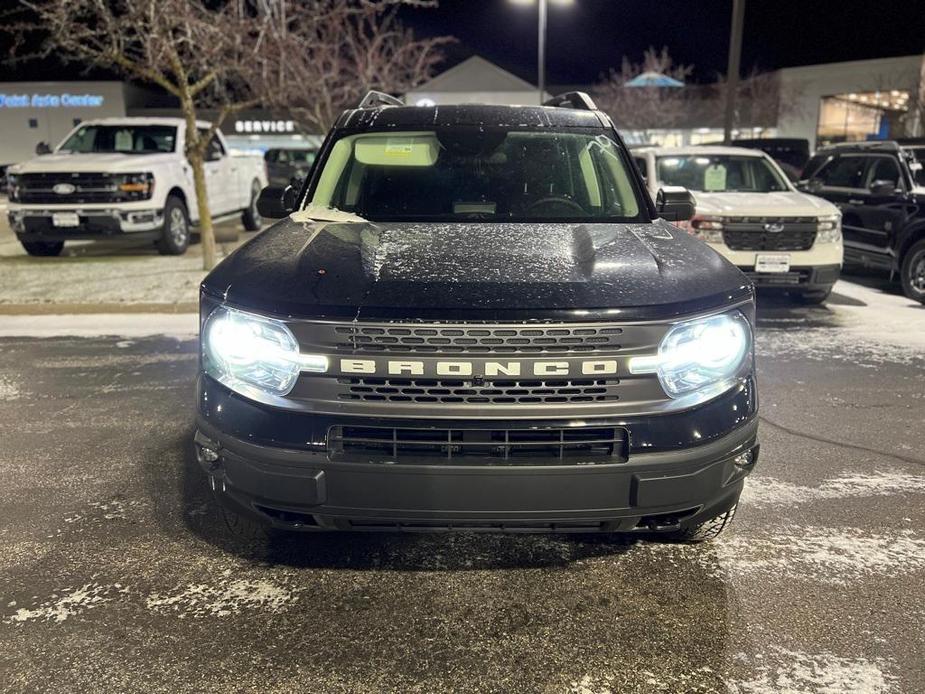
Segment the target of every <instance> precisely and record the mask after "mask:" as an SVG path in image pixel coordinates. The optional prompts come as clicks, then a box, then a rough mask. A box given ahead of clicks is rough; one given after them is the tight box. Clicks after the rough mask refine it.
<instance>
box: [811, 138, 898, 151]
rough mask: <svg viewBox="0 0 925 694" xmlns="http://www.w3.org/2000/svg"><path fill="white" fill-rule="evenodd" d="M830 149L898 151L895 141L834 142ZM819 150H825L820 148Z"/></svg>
mask: <svg viewBox="0 0 925 694" xmlns="http://www.w3.org/2000/svg"><path fill="white" fill-rule="evenodd" d="M829 148H831V149H885V150H889V151H894V150H897V149H899V145H898V144H897V143H896V141H895V140H859V141H857V142H835V143H834V144H831V145H829ZM820 149H826V148H825V147H820Z"/></svg>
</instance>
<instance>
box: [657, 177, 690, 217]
mask: <svg viewBox="0 0 925 694" xmlns="http://www.w3.org/2000/svg"><path fill="white" fill-rule="evenodd" d="M655 210H656V211H657V212H658V215H659V217H661V218H662V219H667V220H668V221H669V222H683V221H686V220H688V219H690V218H691V217H693V216H694V210H695V203H694V196H693V195H691V192H690V191H689V190H688V189H687V188H683V187H681V186H663V187H662V188H660V189H659V191H658V194H656V196H655Z"/></svg>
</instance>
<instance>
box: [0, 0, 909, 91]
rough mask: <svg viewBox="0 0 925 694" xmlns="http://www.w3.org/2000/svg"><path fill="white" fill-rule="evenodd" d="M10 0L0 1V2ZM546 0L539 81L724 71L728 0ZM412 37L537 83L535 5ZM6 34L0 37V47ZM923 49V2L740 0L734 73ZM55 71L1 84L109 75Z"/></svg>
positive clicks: (456, 18) (24, 74) (423, 26)
mask: <svg viewBox="0 0 925 694" xmlns="http://www.w3.org/2000/svg"><path fill="white" fill-rule="evenodd" d="M8 1H9V0H0V6H2V5H3V4H4V2H8ZM555 2H556V0H550V10H549V40H548V57H547V67H546V69H547V82H548V83H549V84H552V85H563V84H567V85H574V84H579V85H583V84H589V83H592V82H595V81H597V79H598V78H599V77H600V76H601V74H603V73H606V72H607V70H608V69H609V68H610V67H612V66H613V67H616V66H619V64H620V60H621V58H622V56H624V55H628V56H630V58H631V59H632V60H633V61H634V62H638V61H639V60H641V58H642V52H643V51H644V50H645V49H646V48H647V47H648V46H655V47H656V48H661V47H662V46H663V45H664V46H667V47H668V49H669V51H670V52H671V54H672V56H673V57H674V58H675V60H677V61H678V62H681V63H685V64H693V65H694V66H695V68H696V72H695V73H694V80H696V81H710V80H712V79H713V78H714V77H715V76H716V73H718V72H725V70H726V56H727V50H728V38H729V21H730V14H731V9H732V0H572V4H571V5H570V6H567V7H561V6H558V7H557V6H556V5H555ZM401 17H402V18H403V19H404V20H405V22H406V23H408V24H409V25H411V26H413V28H414V29H415V30H416V31H417V32H418V33H419V34H420V35H431V36H434V35H442V34H451V35H453V36H456V37H457V38H458V39H459V43H457V44H454V45H452V46H450V47H448V48H447V50H446V53H447V61H446V67H449V66H451V65H453V64H455V63H457V62H459V61H461V60H463V59H465V58H467V57H469V56H470V55H472V54H473V53H479V54H481V55H482V56H484V57H485V58H487V59H489V60H491V61H493V62H496V63H498V64H499V65H501V66H502V67H504V68H506V69H508V70H510V71H511V72H513V73H515V74H517V75H519V76H521V77H523V78H524V79H527V80H529V81H531V82H535V80H536V7H535V6H524V5H520V4H515V3H513V2H511V0H442V1H441V2H440V6H439V7H438V8H437V9H415V8H410V7H409V8H403V9H402V10H401ZM6 40H7V39H6V37H0V51H2V52H3V55H4V57H5V55H6V51H5V50H3V49H4V48H5V46H4V45H3V44H4V43H6ZM923 50H925V0H901V1H900V0H866V1H864V2H861V1H859V0H841V1H837V0H747V2H746V11H745V37H744V41H743V56H742V70H743V73H744V72H747V71H748V70H749V69H750V68H751V67H752V66H757V67H759V68H761V69H765V70H770V69H775V68H779V67H786V66H792V65H809V64H813V63H824V62H835V61H841V60H860V59H866V58H881V57H888V56H898V55H911V54H914V53H921V52H922V51H923ZM110 76H111V75H108V74H107V73H106V72H105V71H99V70H95V71H92V72H90V73H83V72H82V71H81V70H80V69H79V68H78V67H77V66H75V65H70V66H66V67H64V68H63V69H62V67H61V66H60V65H59V64H58V63H57V61H55V60H53V59H52V60H48V61H44V62H37V63H30V64H25V65H19V66H16V67H15V68H11V67H10V66H9V65H0V81H5V80H49V79H81V78H83V79H87V78H92V77H98V78H100V77H110Z"/></svg>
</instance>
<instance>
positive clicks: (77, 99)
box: [0, 55, 925, 168]
mask: <svg viewBox="0 0 925 694" xmlns="http://www.w3.org/2000/svg"><path fill="white" fill-rule="evenodd" d="M775 76H776V78H777V80H778V83H779V85H780V94H781V97H782V99H781V100H782V102H783V101H785V103H782V105H781V107H780V110H779V113H777V114H770V115H769V116H768V118H767V119H766V121H767V122H763V123H761V124H757V125H755V126H754V127H749V128H748V129H747V130H743V132H741V133H739V135H740V136H749V137H753V136H762V137H771V136H779V137H799V138H806V139H807V140H809V142H810V146H811V147H816V146H817V145H819V144H823V143H827V142H838V141H844V140H866V139H885V138H889V137H896V136H900V135H902V134H905V133H917V134H919V135H922V134H925V123H922V122H921V118H922V111H923V101H925V64H923V56H922V55H912V56H903V57H898V58H882V59H877V60H862V61H853V62H844V63H828V64H824V65H808V66H802V67H792V68H784V69H781V70H778V71H777V73H776V75H775ZM572 88H574V87H569V89H572ZM585 88H586V89H588V90H591V89H592V85H588V86H586V87H585ZM564 89H565V88H559V89H557V88H555V87H550V91H560V90H564ZM404 96H405V101H406V102H407V103H409V104H422V105H424V104H426V105H430V104H438V105H439V104H448V103H489V104H512V103H521V104H523V103H527V104H529V103H534V104H535V103H538V102H539V100H540V95H539V94H538V91H537V89H536V87H535V86H534V85H533V84H531V83H530V82H528V81H526V80H524V79H522V78H520V77H518V76H516V75H514V74H512V73H510V72H508V71H506V70H503V69H502V68H501V67H499V66H497V65H495V64H493V63H491V62H489V61H488V60H485V59H484V58H481V57H480V56H473V57H471V58H469V59H468V60H465V61H463V62H461V63H459V64H458V65H455V66H454V67H451V68H449V69H448V70H446V71H444V72H442V73H440V74H438V75H436V76H435V77H434V78H433V79H431V80H430V81H428V82H426V83H424V84H422V85H420V86H419V87H417V88H415V89H414V90H412V91H410V92H408V93H407V94H405V95H404ZM916 105H918V108H916ZM153 115H160V116H164V115H171V116H177V115H179V112H178V110H177V109H176V108H173V107H172V104H171V103H170V101H169V99H168V98H167V97H166V96H165V95H163V94H161V93H159V92H157V91H154V90H151V89H144V88H141V87H138V86H135V85H133V84H129V83H125V82H117V81H96V82H6V83H0V168H2V167H5V166H7V165H9V164H12V163H15V162H18V161H23V160H24V159H28V158H30V157H32V156H33V153H34V151H35V147H36V145H37V144H38V143H39V142H47V143H49V144H51V145H55V144H57V143H59V142H60V141H61V140H62V139H63V138H64V137H65V136H66V135H67V133H68V132H69V131H70V130H71V129H72V128H74V127H75V125H77V124H79V123H80V122H82V121H84V120H88V119H91V118H103V117H110V116H153ZM210 115H212V114H210V113H209V112H204V113H202V117H203V118H206V119H208V118H209V117H210ZM697 117H698V116H697V115H696V114H692V121H691V122H689V123H684V125H683V126H682V127H678V128H672V129H664V130H654V131H652V130H647V131H646V133H645V137H646V138H647V139H649V140H651V141H654V142H656V143H664V144H691V143H693V144H696V143H698V142H710V141H715V140H717V139H721V137H722V128H721V125H720V124H719V123H716V122H697V121H696V118H697ZM617 127H618V128H621V129H623V130H625V131H626V135H627V137H628V139H635V140H638V139H639V137H640V133H639V132H634V131H633V127H632V125H631V124H620V123H618V124H617ZM222 130H223V132H224V134H225V136H226V137H227V138H228V140H229V142H230V143H231V145H232V146H234V147H237V148H240V149H250V150H258V151H265V150H266V149H268V148H270V147H302V146H307V145H317V143H318V142H319V141H320V134H318V133H308V132H304V131H302V130H301V129H300V127H299V125H298V123H297V121H296V120H295V119H294V118H292V117H291V116H290V115H288V114H285V113H270V112H266V111H247V112H242V113H239V114H236V115H235V116H234V117H232V118H229V119H228V120H227V121H226V122H225V123H224V124H223V126H222Z"/></svg>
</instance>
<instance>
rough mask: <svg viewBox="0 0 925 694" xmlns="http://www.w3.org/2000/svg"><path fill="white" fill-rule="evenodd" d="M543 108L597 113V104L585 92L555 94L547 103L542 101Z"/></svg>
mask: <svg viewBox="0 0 925 694" xmlns="http://www.w3.org/2000/svg"><path fill="white" fill-rule="evenodd" d="M543 106H557V107H559V108H563V107H564V108H577V109H581V110H582V111H597V104H595V103H594V100H593V99H592V98H591V97H590V96H588V94H587V92H565V93H563V94H557V95H556V96H554V97H552V98H551V99H549V100H548V101H544V102H543Z"/></svg>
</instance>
